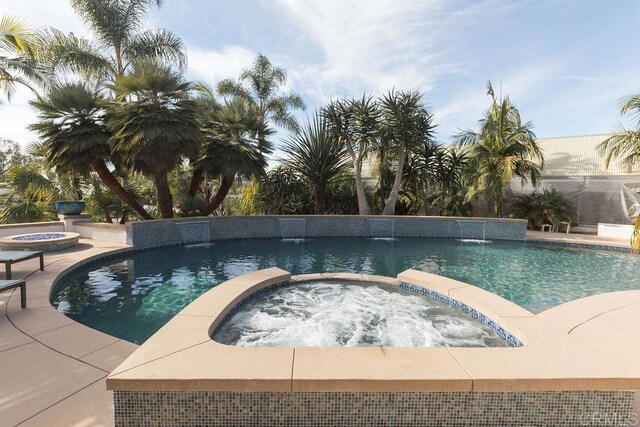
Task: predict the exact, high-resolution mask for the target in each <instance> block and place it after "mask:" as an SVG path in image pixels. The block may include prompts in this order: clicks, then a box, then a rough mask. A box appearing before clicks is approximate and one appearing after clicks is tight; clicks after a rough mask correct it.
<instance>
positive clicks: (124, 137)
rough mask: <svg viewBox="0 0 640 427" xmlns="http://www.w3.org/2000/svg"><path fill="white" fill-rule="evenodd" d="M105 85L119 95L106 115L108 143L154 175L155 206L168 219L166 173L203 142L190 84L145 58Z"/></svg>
mask: <svg viewBox="0 0 640 427" xmlns="http://www.w3.org/2000/svg"><path fill="white" fill-rule="evenodd" d="M107 87H108V88H109V89H111V90H113V91H114V93H115V94H116V96H117V101H116V102H112V103H111V104H110V107H111V108H110V114H109V117H108V119H107V127H108V129H109V130H110V131H111V132H112V137H111V139H110V145H111V148H112V150H113V152H114V153H116V154H118V155H121V156H122V158H123V159H124V161H125V162H126V163H127V164H128V165H129V166H130V167H132V168H133V169H134V170H137V171H140V172H142V173H144V174H146V175H149V176H151V177H152V178H153V181H154V184H155V187H156V193H157V203H158V210H159V212H160V214H161V216H162V217H163V218H172V217H173V196H172V194H171V190H170V188H169V182H168V173H169V172H170V171H171V170H173V169H174V168H175V167H176V166H177V165H178V164H179V163H180V162H181V161H183V159H184V158H193V157H194V156H195V154H196V152H197V150H198V148H199V146H200V144H201V142H202V133H201V131H200V121H199V120H200V113H201V110H200V108H199V104H198V103H197V102H196V101H195V100H194V99H192V98H191V97H190V91H191V90H192V85H191V84H190V83H188V82H186V81H184V79H183V78H182V76H181V74H180V73H179V72H176V71H174V70H173V69H171V67H170V66H168V65H166V64H162V63H159V62H158V61H153V60H144V61H139V62H137V63H135V64H134V65H133V67H132V68H131V73H130V74H127V75H123V76H119V77H118V78H117V79H116V81H115V82H114V83H113V84H109V85H107ZM125 99H126V100H128V102H121V101H123V100H125ZM118 101H120V102H118Z"/></svg>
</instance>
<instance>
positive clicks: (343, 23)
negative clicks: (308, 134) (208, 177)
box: [0, 0, 640, 143]
mask: <svg viewBox="0 0 640 427" xmlns="http://www.w3.org/2000/svg"><path fill="white" fill-rule="evenodd" d="M43 4H46V5H47V7H46V8H43V7H42V6H43ZM0 11H2V13H9V14H12V15H17V16H20V17H22V18H23V19H24V20H26V21H28V22H31V23H32V24H34V25H45V24H49V25H53V26H56V27H58V28H59V29H61V30H67V31H74V32H76V33H79V34H86V29H84V28H83V24H82V22H80V20H79V19H78V18H76V17H75V16H73V14H72V10H71V8H70V6H69V5H68V1H67V0H21V1H20V2H14V1H9V0H0ZM148 26H150V27H164V28H167V29H170V30H172V31H174V32H175V33H177V34H178V35H180V36H181V37H182V38H183V40H184V41H185V44H186V46H187V52H188V56H189V71H188V77H189V78H191V79H194V80H203V81H206V82H208V83H210V84H215V83H216V82H217V81H219V80H220V79H222V78H224V77H233V76H236V75H237V74H238V73H239V72H240V71H241V70H242V69H243V68H245V67H248V66H249V65H250V64H251V61H252V60H253V58H254V56H255V54H256V53H257V52H262V53H264V54H266V55H267V56H268V57H269V58H270V59H271V60H272V62H274V63H277V64H279V65H282V66H284V67H285V68H286V69H287V71H288V72H289V76H290V80H289V83H288V87H287V90H293V91H295V92H297V93H299V94H301V95H302V96H303V97H304V99H305V101H306V103H307V105H308V107H309V108H310V110H313V109H314V108H315V107H319V106H321V105H323V104H324V103H326V102H327V101H328V100H330V99H332V98H335V97H338V96H360V95H361V94H362V93H363V92H364V91H367V92H371V93H382V92H385V91H387V90H389V89H391V88H392V87H394V86H395V87H396V88H397V89H406V90H420V91H423V92H425V93H426V98H427V100H428V102H429V105H430V107H431V108H432V109H433V111H434V112H435V114H436V119H437V121H438V123H439V128H438V139H439V140H440V141H441V142H444V143H446V142H449V140H450V137H451V135H452V134H453V133H455V132H456V129H458V128H469V127H475V126H476V123H477V120H478V119H479V118H480V117H481V115H482V112H483V111H484V110H485V109H486V107H487V106H488V102H489V99H488V97H487V96H486V94H485V92H486V88H485V85H486V82H487V80H489V79H491V80H492V81H493V83H494V86H495V87H496V88H498V87H500V83H502V92H503V94H505V95H507V94H508V95H509V96H510V97H511V99H512V101H513V102H514V103H515V104H516V105H517V106H518V107H519V109H520V112H521V114H522V116H523V118H524V119H526V120H531V121H532V122H533V123H534V130H535V132H536V134H537V135H538V136H539V137H551V136H564V135H581V134H592V133H606V132H609V131H611V130H612V129H613V128H614V127H615V126H616V124H617V123H618V122H619V120H620V118H619V116H618V114H617V112H618V108H617V106H618V102H619V99H620V98H621V97H623V96H626V95H630V94H633V93H639V92H640V55H639V54H638V48H637V44H638V40H640V2H638V1H634V0H629V1H620V0H618V1H615V2H612V1H604V0H602V1H595V0H573V1H569V0H567V1H560V0H556V1H545V0H536V1H508V0H503V1H497V0H486V1H462V0H456V1H445V0H433V1H428V0H423V1H412V0H367V1H364V0H361V1H348V0H323V1H311V0H242V1H232V0H224V1H220V0H218V1H211V0H209V1H207V0H165V4H164V6H163V7H162V8H161V9H157V10H153V11H152V13H151V15H150V17H149V22H148ZM28 97H29V95H28V93H26V92H22V93H21V94H20V95H19V96H18V98H17V99H16V101H15V102H14V103H12V104H8V105H4V106H2V107H0V129H1V132H0V136H4V137H9V138H13V139H15V140H18V141H19V142H21V143H26V142H28V141H29V140H31V139H33V136H32V135H30V134H29V132H28V131H27V130H25V126H26V125H27V124H28V123H30V122H32V121H33V119H34V114H33V112H32V111H31V109H30V107H29V106H28V105H27V99H28ZM302 116H304V113H303V114H302Z"/></svg>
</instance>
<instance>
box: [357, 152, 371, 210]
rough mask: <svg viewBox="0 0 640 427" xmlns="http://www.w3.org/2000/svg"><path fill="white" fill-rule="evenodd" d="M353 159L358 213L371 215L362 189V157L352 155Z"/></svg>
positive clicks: (365, 194)
mask: <svg viewBox="0 0 640 427" xmlns="http://www.w3.org/2000/svg"><path fill="white" fill-rule="evenodd" d="M352 159H353V175H354V176H355V178H356V194H357V196H358V214H359V215H371V207H370V206H369V201H368V200H367V193H366V191H365V190H364V182H362V157H356V156H353V155H352Z"/></svg>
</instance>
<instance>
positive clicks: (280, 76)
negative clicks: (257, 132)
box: [218, 54, 305, 130]
mask: <svg viewBox="0 0 640 427" xmlns="http://www.w3.org/2000/svg"><path fill="white" fill-rule="evenodd" d="M286 82H287V72H286V71H285V70H284V68H282V67H274V66H273V65H272V64H271V62H270V61H269V59H268V58H267V57H266V56H264V55H262V54H258V56H257V57H256V59H255V61H254V63H253V66H252V67H251V68H249V69H246V70H243V71H242V74H240V78H239V79H238V80H237V81H234V80H231V79H226V80H223V81H221V82H220V83H219V84H218V92H219V93H220V95H222V96H224V97H226V98H239V99H243V100H245V101H246V102H248V103H250V104H251V105H253V107H254V109H255V110H256V113H257V114H258V116H259V117H260V118H261V119H263V120H264V121H265V123H273V124H274V125H277V126H282V127H284V128H286V129H289V130H296V129H298V123H297V121H296V119H295V117H294V116H293V114H291V110H295V109H301V110H304V109H305V105H304V101H303V100H302V98H301V97H300V96H299V95H296V94H294V93H289V94H282V93H280V89H281V87H282V86H283V85H284V84H285V83H286Z"/></svg>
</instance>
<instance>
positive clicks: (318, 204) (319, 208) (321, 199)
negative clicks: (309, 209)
mask: <svg viewBox="0 0 640 427" xmlns="http://www.w3.org/2000/svg"><path fill="white" fill-rule="evenodd" d="M326 210H327V191H326V188H325V186H324V184H317V185H316V186H315V188H314V189H313V213H314V214H316V215H322V214H324V213H325V212H326Z"/></svg>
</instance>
